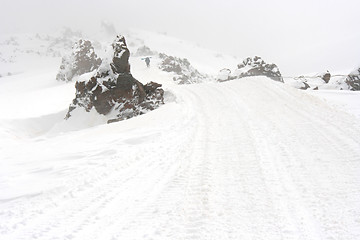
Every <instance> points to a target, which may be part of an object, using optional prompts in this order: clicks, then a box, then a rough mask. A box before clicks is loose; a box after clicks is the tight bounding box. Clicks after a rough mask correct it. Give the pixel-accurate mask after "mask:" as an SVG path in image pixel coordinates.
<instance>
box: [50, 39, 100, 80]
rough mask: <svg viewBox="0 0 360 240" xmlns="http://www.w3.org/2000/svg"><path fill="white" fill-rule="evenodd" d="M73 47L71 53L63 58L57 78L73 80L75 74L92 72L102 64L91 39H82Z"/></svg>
mask: <svg viewBox="0 0 360 240" xmlns="http://www.w3.org/2000/svg"><path fill="white" fill-rule="evenodd" d="M72 49H73V51H72V53H71V54H70V55H68V56H64V57H63V58H62V61H61V65H60V70H59V72H58V74H57V75H56V80H62V81H71V80H72V79H73V77H74V76H79V75H82V74H84V73H88V72H92V71H94V70H95V69H97V68H98V67H99V66H100V64H101V59H100V58H99V57H98V56H97V55H96V53H95V50H94V47H93V46H92V44H91V42H90V41H88V40H82V39H80V40H79V41H78V42H76V43H75V45H74V46H73V48H72Z"/></svg>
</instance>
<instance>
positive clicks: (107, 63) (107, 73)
mask: <svg viewBox="0 0 360 240" xmlns="http://www.w3.org/2000/svg"><path fill="white" fill-rule="evenodd" d="M108 53H109V54H110V56H108V58H106V59H104V60H103V62H102V64H101V66H100V67H99V69H98V71H97V72H96V74H95V75H94V76H93V77H92V78H91V79H90V80H88V81H78V82H76V85H75V88H76V97H75V99H74V100H73V102H72V104H71V105H70V107H69V111H68V113H67V115H66V119H69V118H71V116H72V113H73V111H76V109H77V108H83V109H85V111H86V112H90V111H91V110H92V109H95V110H96V111H97V112H98V113H99V114H102V115H105V116H107V117H108V123H111V122H116V121H121V120H124V119H128V118H131V117H134V116H137V115H141V114H143V113H146V112H147V111H151V110H154V109H156V108H157V107H159V106H160V105H161V104H163V103H164V98H163V95H164V91H163V89H161V88H160V87H161V84H158V83H154V82H150V83H148V84H146V85H143V84H142V83H140V82H139V81H137V80H136V79H135V78H134V77H133V76H132V75H131V73H130V64H129V61H128V60H129V56H130V52H129V49H128V48H127V45H126V42H125V38H124V37H123V36H117V37H116V39H115V41H114V42H113V44H112V47H111V49H110V51H108Z"/></svg>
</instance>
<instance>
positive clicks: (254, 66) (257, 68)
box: [229, 56, 284, 82]
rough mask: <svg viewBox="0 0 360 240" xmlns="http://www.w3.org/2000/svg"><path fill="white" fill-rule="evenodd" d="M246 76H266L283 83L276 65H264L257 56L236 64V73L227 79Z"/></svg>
mask: <svg viewBox="0 0 360 240" xmlns="http://www.w3.org/2000/svg"><path fill="white" fill-rule="evenodd" d="M248 76H266V77H269V78H271V79H273V80H275V81H279V82H284V80H283V78H282V76H281V73H280V71H279V68H278V67H277V66H276V64H268V63H265V61H264V60H262V59H261V58H260V57H258V56H255V57H254V58H250V57H248V58H246V59H245V60H244V61H243V62H242V63H240V64H238V66H237V69H236V71H235V72H234V73H233V75H232V76H230V77H229V80H231V79H236V78H242V77H248Z"/></svg>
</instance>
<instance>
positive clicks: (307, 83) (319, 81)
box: [285, 71, 350, 90]
mask: <svg viewBox="0 0 360 240" xmlns="http://www.w3.org/2000/svg"><path fill="white" fill-rule="evenodd" d="M285 83H286V84H288V85H291V86H292V87H295V88H297V89H301V90H307V89H309V90H349V89H350V86H349V84H348V83H347V82H346V77H344V75H331V74H330V72H329V71H326V72H324V73H320V74H316V75H313V76H300V77H296V78H287V79H286V80H285Z"/></svg>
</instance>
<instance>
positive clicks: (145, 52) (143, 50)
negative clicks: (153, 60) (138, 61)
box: [134, 46, 157, 57]
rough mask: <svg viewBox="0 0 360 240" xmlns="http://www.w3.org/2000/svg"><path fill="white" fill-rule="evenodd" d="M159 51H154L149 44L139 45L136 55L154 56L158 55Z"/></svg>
mask: <svg viewBox="0 0 360 240" xmlns="http://www.w3.org/2000/svg"><path fill="white" fill-rule="evenodd" d="M156 54H157V53H156V52H154V51H151V49H150V48H149V47H147V46H142V47H139V48H138V49H137V50H136V52H135V54H134V56H137V57H144V56H154V55H156Z"/></svg>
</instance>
